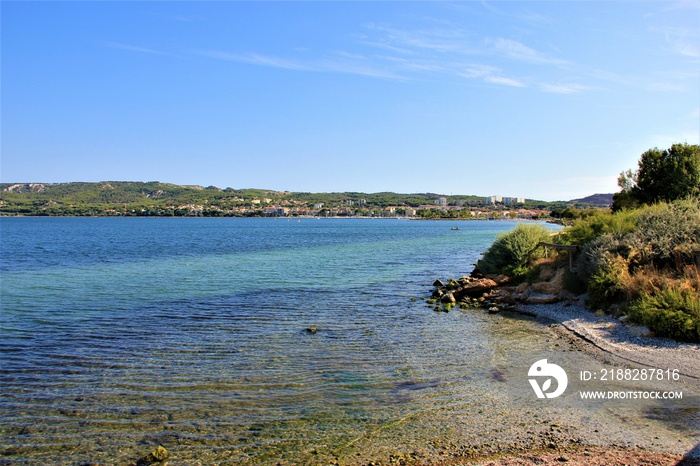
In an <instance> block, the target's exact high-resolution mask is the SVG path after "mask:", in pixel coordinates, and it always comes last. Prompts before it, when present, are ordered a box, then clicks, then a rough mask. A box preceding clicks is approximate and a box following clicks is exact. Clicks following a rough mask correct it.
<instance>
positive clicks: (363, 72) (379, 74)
mask: <svg viewBox="0 0 700 466" xmlns="http://www.w3.org/2000/svg"><path fill="white" fill-rule="evenodd" d="M196 53H197V54H198V55H201V56H204V57H208V58H214V59H217V60H224V61H231V62H237V63H246V64H249V65H257V66H266V67H271V68H281V69H285V70H294V71H311V72H317V73H343V74H354V75H359V76H366V77H373V78H385V79H405V78H404V77H402V76H400V75H398V74H396V73H393V72H391V71H387V70H383V69H379V68H373V67H372V66H370V65H367V64H363V63H359V61H360V60H358V59H357V57H355V58H353V59H351V58H352V57H347V58H348V60H339V59H336V60H319V61H300V60H289V59H284V58H279V57H272V56H268V55H261V54H257V53H248V54H240V53H229V52H221V51H214V50H205V51H198V52H196Z"/></svg>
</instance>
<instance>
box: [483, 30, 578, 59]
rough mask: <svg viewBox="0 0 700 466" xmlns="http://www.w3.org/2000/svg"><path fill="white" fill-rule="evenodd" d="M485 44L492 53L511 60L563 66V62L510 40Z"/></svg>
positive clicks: (491, 40) (499, 40)
mask: <svg viewBox="0 0 700 466" xmlns="http://www.w3.org/2000/svg"><path fill="white" fill-rule="evenodd" d="M486 43H487V44H488V45H491V46H492V47H493V49H494V51H495V52H496V53H497V54H499V55H503V56H506V57H508V58H510V59H513V60H518V61H525V62H529V63H542V64H552V65H565V64H567V62H566V61H565V60H560V59H557V58H552V57H548V56H546V55H544V54H542V53H540V52H538V51H537V50H535V49H532V48H530V47H528V46H527V45H525V44H523V43H521V42H518V41H517V40H512V39H504V38H502V37H501V38H498V39H495V40H493V39H486Z"/></svg>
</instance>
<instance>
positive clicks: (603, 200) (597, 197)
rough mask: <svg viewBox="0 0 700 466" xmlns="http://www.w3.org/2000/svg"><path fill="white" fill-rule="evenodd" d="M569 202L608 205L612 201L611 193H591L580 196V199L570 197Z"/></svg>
mask: <svg viewBox="0 0 700 466" xmlns="http://www.w3.org/2000/svg"><path fill="white" fill-rule="evenodd" d="M569 202H570V203H574V204H590V205H596V206H601V207H610V206H611V205H612V203H613V194H612V193H610V194H593V195H591V196H587V197H582V198H581V199H572V200H571V201H569Z"/></svg>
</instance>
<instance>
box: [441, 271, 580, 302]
mask: <svg viewBox="0 0 700 466" xmlns="http://www.w3.org/2000/svg"><path fill="white" fill-rule="evenodd" d="M565 275H566V270H564V269H561V270H556V271H553V273H551V274H550V275H547V276H541V277H540V279H541V280H542V281H538V282H535V283H532V284H530V283H521V284H519V285H517V286H514V285H511V284H510V283H511V279H510V277H508V276H506V275H487V276H476V277H471V276H465V277H462V278H460V279H458V280H454V279H450V280H449V281H448V283H447V285H445V284H444V283H443V282H442V281H441V280H435V282H434V283H433V286H435V287H436V289H435V290H434V291H433V295H432V302H438V301H439V302H440V304H441V305H442V306H448V307H449V306H454V305H456V304H459V305H460V306H461V307H463V308H464V307H466V308H470V307H473V308H483V309H487V310H488V311H489V312H490V313H497V312H500V311H501V310H502V309H507V308H509V307H512V306H515V305H517V304H551V303H557V302H560V301H567V302H568V303H569V304H570V303H571V302H573V301H575V300H577V298H575V297H574V295H572V294H571V293H569V292H568V291H566V290H565V289H564V278H565ZM543 279H544V280H543ZM437 310H440V307H439V306H438V308H437ZM442 310H444V309H442Z"/></svg>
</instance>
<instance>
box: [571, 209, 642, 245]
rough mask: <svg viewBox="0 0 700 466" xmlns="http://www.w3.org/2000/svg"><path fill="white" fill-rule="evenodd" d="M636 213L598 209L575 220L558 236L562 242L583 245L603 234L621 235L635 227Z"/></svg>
mask: <svg viewBox="0 0 700 466" xmlns="http://www.w3.org/2000/svg"><path fill="white" fill-rule="evenodd" d="M637 215H638V214H637V213H636V212H630V211H624V212H617V213H615V214H612V213H610V212H606V211H598V212H596V214H595V215H591V216H589V217H587V218H582V219H580V220H576V221H575V222H574V224H573V225H572V226H571V227H569V228H567V229H566V230H564V232H563V233H561V235H560V236H561V239H562V240H563V241H564V243H566V244H577V245H579V246H584V245H585V244H587V243H590V242H591V241H594V240H595V239H597V238H599V237H600V236H603V235H605V234H611V235H614V236H616V237H622V236H624V235H626V234H627V233H629V232H631V231H633V230H634V229H635V226H636V224H637Z"/></svg>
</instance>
